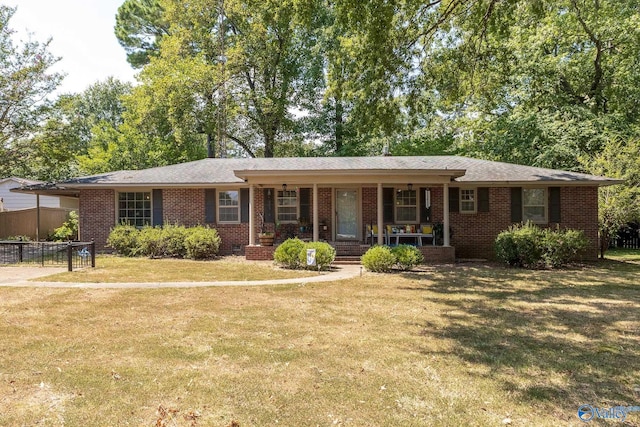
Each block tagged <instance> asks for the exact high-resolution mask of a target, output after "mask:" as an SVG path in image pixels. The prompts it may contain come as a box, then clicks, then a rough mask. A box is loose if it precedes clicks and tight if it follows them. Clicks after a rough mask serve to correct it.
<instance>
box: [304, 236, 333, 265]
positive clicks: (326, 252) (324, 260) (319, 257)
mask: <svg viewBox="0 0 640 427" xmlns="http://www.w3.org/2000/svg"><path fill="white" fill-rule="evenodd" d="M307 249H315V250H316V265H307ZM335 259H336V250H335V248H334V247H333V246H331V245H330V244H328V243H326V242H309V243H305V244H304V245H303V247H302V249H301V250H300V252H299V253H298V261H299V262H300V264H301V265H302V266H303V267H304V268H306V269H308V270H324V269H326V268H328V267H329V266H331V263H333V261H334V260H335Z"/></svg>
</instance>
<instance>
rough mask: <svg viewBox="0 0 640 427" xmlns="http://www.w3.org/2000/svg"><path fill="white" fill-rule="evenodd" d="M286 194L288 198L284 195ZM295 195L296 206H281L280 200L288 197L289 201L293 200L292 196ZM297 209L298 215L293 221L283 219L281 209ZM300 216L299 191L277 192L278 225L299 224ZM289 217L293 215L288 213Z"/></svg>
mask: <svg viewBox="0 0 640 427" xmlns="http://www.w3.org/2000/svg"><path fill="white" fill-rule="evenodd" d="M284 193H287V196H285V195H284ZM292 194H293V195H295V205H281V204H280V200H283V199H284V198H285V197H287V198H288V199H290V198H291V195H292ZM294 206H295V208H296V213H295V215H294V218H293V219H285V220H283V219H281V217H280V215H281V214H283V213H282V212H281V211H280V209H281V208H291V207H294ZM299 214H300V194H298V191H297V190H277V191H276V220H277V222H278V223H280V224H297V223H298V218H299ZM287 215H291V214H290V213H287Z"/></svg>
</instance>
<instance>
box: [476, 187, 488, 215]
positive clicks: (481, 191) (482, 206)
mask: <svg viewBox="0 0 640 427" xmlns="http://www.w3.org/2000/svg"><path fill="white" fill-rule="evenodd" d="M476 191H477V192H478V212H489V188H488V187H480V188H478V189H477V190H476Z"/></svg>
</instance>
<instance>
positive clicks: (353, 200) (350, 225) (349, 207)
mask: <svg viewBox="0 0 640 427" xmlns="http://www.w3.org/2000/svg"><path fill="white" fill-rule="evenodd" d="M358 224H359V221H358V190H357V189H337V190H336V240H357V239H358V229H359V228H358Z"/></svg>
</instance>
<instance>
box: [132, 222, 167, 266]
mask: <svg viewBox="0 0 640 427" xmlns="http://www.w3.org/2000/svg"><path fill="white" fill-rule="evenodd" d="M137 252H138V254H139V255H143V256H148V257H151V258H160V257H162V256H163V255H164V241H163V239H162V229H161V228H160V227H144V228H143V229H142V230H140V234H139V235H138V251H137Z"/></svg>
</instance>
